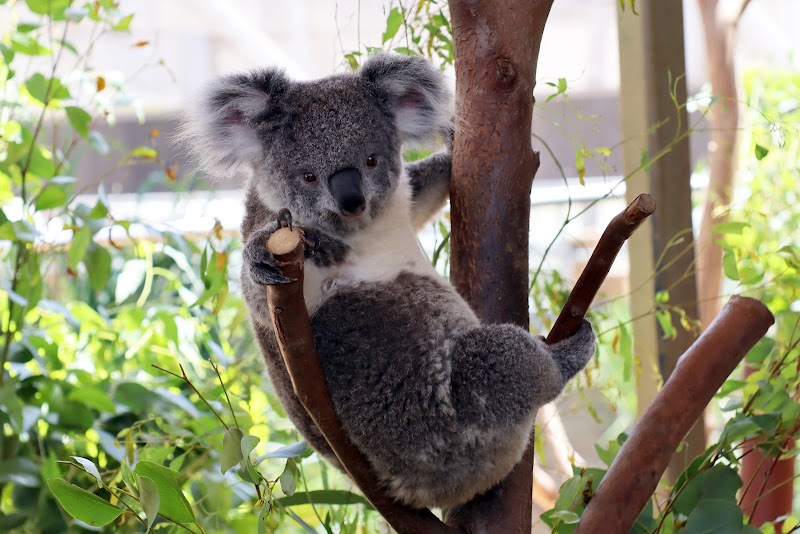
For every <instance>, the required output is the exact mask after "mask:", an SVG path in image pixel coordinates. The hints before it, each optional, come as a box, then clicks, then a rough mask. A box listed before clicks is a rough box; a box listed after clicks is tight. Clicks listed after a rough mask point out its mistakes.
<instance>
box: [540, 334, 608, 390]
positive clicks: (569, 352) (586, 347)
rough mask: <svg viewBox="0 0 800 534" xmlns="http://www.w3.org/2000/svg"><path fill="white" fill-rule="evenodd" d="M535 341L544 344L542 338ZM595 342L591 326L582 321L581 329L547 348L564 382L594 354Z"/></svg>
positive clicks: (577, 371) (584, 365)
mask: <svg viewBox="0 0 800 534" xmlns="http://www.w3.org/2000/svg"><path fill="white" fill-rule="evenodd" d="M537 340H538V341H539V342H541V343H544V338H542V337H538V338H537ZM595 340H596V336H595V333H594V329H592V324H591V323H590V322H589V321H587V320H586V319H584V320H583V323H582V324H581V327H580V328H579V329H578V331H577V332H575V333H574V334H573V335H572V336H570V337H568V338H567V339H564V340H562V341H559V342H558V343H554V344H552V345H550V346H549V347H548V350H549V351H550V352H551V353H552V354H553V359H554V360H555V361H556V365H558V368H559V369H560V370H561V374H562V375H563V377H564V382H567V381H568V380H570V379H571V378H572V377H573V376H575V375H576V374H578V373H579V372H580V371H581V369H583V368H584V367H586V364H587V363H589V360H591V359H592V356H594V353H595Z"/></svg>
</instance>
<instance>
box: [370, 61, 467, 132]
mask: <svg viewBox="0 0 800 534" xmlns="http://www.w3.org/2000/svg"><path fill="white" fill-rule="evenodd" d="M360 72H361V78H362V80H363V82H364V86H365V88H366V90H367V91H369V92H370V93H372V94H373V95H375V96H376V97H377V98H379V99H380V100H381V101H382V102H383V103H384V104H385V105H386V106H388V108H389V110H390V111H391V112H392V113H393V114H394V116H395V121H396V123H397V130H398V131H399V132H400V135H401V137H402V138H403V140H405V141H425V140H427V139H430V138H431V137H433V136H435V135H442V134H443V133H444V132H445V131H446V129H447V128H448V127H449V125H450V122H451V117H452V108H451V106H452V97H451V95H450V92H449V91H448V89H447V86H446V84H445V79H444V76H443V75H442V73H441V72H439V71H438V70H436V68H434V66H433V65H432V64H431V63H430V62H429V61H428V60H426V59H424V58H421V57H409V56H401V55H398V54H389V53H380V54H375V55H373V56H370V57H369V58H368V59H367V60H366V61H365V62H364V65H363V66H362V67H361V71H360Z"/></svg>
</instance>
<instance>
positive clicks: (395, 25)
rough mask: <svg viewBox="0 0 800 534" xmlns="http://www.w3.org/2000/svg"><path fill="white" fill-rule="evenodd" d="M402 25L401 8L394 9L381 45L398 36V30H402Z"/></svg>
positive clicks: (388, 18)
mask: <svg viewBox="0 0 800 534" xmlns="http://www.w3.org/2000/svg"><path fill="white" fill-rule="evenodd" d="M402 23H403V13H402V12H401V11H400V8H399V7H395V8H393V9H392V10H391V11H390V12H389V16H388V17H387V18H386V31H384V32H383V36H382V37H381V43H383V44H385V43H386V41H388V40H390V39H391V38H392V37H394V36H395V35H397V30H399V29H400V25H401V24H402Z"/></svg>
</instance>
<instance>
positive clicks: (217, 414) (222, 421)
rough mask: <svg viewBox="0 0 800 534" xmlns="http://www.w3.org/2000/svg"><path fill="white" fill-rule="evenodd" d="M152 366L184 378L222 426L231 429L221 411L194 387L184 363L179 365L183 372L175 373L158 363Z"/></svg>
mask: <svg viewBox="0 0 800 534" xmlns="http://www.w3.org/2000/svg"><path fill="white" fill-rule="evenodd" d="M152 366H153V367H155V368H156V369H158V370H159V371H161V372H162V373H167V374H168V375H172V376H174V377H175V378H179V379H181V380H182V381H183V382H184V383H185V384H186V385H187V386H189V387H190V388H192V390H193V391H194V392H195V393H196V394H197V396H198V397H200V400H201V401H203V402H204V403H205V405H206V406H208V409H209V410H211V413H213V414H214V415H215V416H216V418H217V419H218V420H219V422H220V423H222V426H224V427H225V430H228V429H229V428H228V425H227V424H226V423H225V420H224V419H223V418H222V416H221V415H220V414H219V413H217V411H216V410H215V409H214V407H213V406H211V404H210V403H209V402H208V401H207V400H206V398H205V397H204V396H203V394H202V393H200V391H198V389H197V388H196V387H194V384H192V381H191V380H189V377H188V376H186V371H184V370H183V366H182V365H179V366H178V367H180V368H181V374H178V373H173V372H172V371H169V370H167V369H164V368H163V367H159V366H158V365H156V364H152Z"/></svg>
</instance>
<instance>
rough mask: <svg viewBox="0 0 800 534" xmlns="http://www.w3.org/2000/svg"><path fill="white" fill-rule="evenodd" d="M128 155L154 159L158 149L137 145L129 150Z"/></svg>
mask: <svg viewBox="0 0 800 534" xmlns="http://www.w3.org/2000/svg"><path fill="white" fill-rule="evenodd" d="M129 156H130V157H132V158H142V159H156V158H157V157H158V150H156V149H155V148H153V147H149V146H138V147H136V148H134V149H133V150H131V153H130V154H129Z"/></svg>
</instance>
